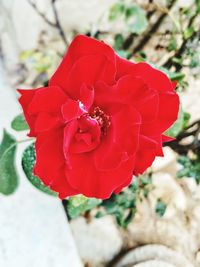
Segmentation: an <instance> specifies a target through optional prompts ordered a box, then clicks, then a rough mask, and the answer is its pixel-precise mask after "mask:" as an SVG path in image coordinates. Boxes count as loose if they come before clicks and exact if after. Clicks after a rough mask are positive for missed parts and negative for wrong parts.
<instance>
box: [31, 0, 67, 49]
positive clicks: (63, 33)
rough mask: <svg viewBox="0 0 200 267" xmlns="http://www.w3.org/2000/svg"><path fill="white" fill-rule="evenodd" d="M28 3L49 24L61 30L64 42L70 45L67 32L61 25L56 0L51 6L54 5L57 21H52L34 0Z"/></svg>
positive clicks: (53, 0) (52, 0) (52, 1)
mask: <svg viewBox="0 0 200 267" xmlns="http://www.w3.org/2000/svg"><path fill="white" fill-rule="evenodd" d="M28 3H29V4H30V5H31V6H32V7H33V8H34V9H35V11H36V12H37V14H38V15H39V16H40V17H41V18H42V19H43V20H44V21H45V22H46V23H47V24H48V25H50V26H51V27H54V28H55V29H57V31H58V32H59V34H60V36H61V38H62V40H63V42H64V44H65V45H67V46H68V41H67V38H66V36H65V32H64V30H63V28H62V26H61V23H60V20H59V17H58V12H57V9H56V6H55V3H56V0H51V6H52V10H53V14H54V18H55V22H52V21H50V20H49V19H48V18H47V17H46V15H45V14H44V13H42V12H41V11H40V10H39V9H38V7H37V5H36V4H35V3H34V2H33V1H32V0H28Z"/></svg>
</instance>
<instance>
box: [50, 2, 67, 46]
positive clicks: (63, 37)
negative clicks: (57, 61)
mask: <svg viewBox="0 0 200 267" xmlns="http://www.w3.org/2000/svg"><path fill="white" fill-rule="evenodd" d="M55 2H56V0H51V4H52V9H53V13H54V17H55V27H56V28H57V29H58V31H59V33H60V36H61V38H62V40H63V42H64V43H65V44H66V45H67V46H68V45H69V44H68V41H67V38H66V36H65V32H64V30H63V28H62V26H61V24H60V20H59V17H58V12H57V9H56V6H55Z"/></svg>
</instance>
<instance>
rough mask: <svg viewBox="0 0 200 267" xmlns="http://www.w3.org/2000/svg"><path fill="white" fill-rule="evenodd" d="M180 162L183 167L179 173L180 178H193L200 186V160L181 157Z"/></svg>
mask: <svg viewBox="0 0 200 267" xmlns="http://www.w3.org/2000/svg"><path fill="white" fill-rule="evenodd" d="M178 162H179V163H180V164H181V165H182V168H181V169H180V170H179V171H178V173H177V176H178V178H182V177H191V178H193V179H194V180H195V181H196V183H197V184H200V158H196V159H190V158H189V157H187V156H181V157H179V159H178Z"/></svg>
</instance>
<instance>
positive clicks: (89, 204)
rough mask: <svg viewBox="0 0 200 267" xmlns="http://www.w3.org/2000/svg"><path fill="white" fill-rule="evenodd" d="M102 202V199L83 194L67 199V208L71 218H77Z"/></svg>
mask: <svg viewBox="0 0 200 267" xmlns="http://www.w3.org/2000/svg"><path fill="white" fill-rule="evenodd" d="M101 202H102V201H101V200H99V199H96V198H87V197H84V196H83V195H77V196H74V197H70V198H69V199H68V200H67V204H66V207H65V208H66V211H67V214H68V216H69V219H75V218H77V217H78V216H80V215H82V214H84V213H85V212H86V211H89V210H91V209H93V208H95V207H97V206H98V205H99V204H100V203H101Z"/></svg>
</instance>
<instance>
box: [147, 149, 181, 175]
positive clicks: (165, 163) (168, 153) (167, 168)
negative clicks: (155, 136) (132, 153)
mask: <svg viewBox="0 0 200 267" xmlns="http://www.w3.org/2000/svg"><path fill="white" fill-rule="evenodd" d="M163 153H164V157H157V158H156V159H155V160H154V162H153V164H152V171H153V172H166V173H169V174H172V175H175V174H176V172H177V161H176V157H177V156H176V153H174V151H173V150H172V149H171V148H170V147H164V148H163Z"/></svg>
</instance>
